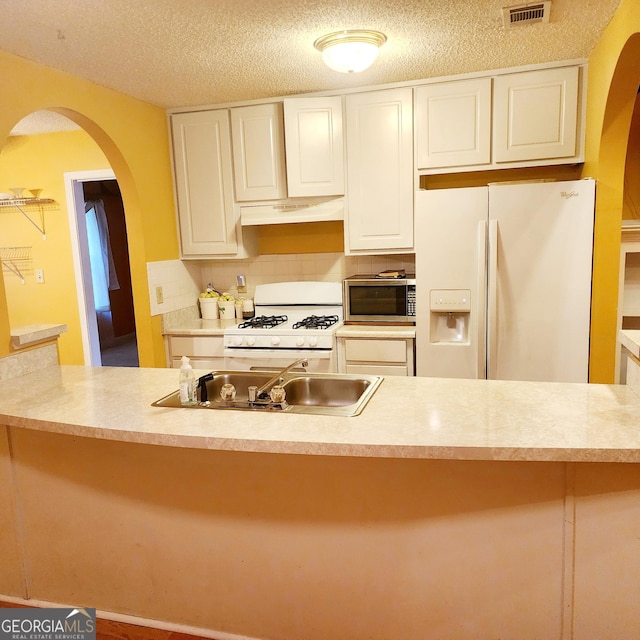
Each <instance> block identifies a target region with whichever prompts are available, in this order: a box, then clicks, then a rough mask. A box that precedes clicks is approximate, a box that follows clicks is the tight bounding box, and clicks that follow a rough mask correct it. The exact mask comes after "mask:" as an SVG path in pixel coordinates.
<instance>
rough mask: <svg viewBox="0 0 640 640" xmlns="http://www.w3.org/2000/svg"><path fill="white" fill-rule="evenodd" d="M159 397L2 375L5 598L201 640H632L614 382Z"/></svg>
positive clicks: (94, 371) (134, 379)
mask: <svg viewBox="0 0 640 640" xmlns="http://www.w3.org/2000/svg"><path fill="white" fill-rule="evenodd" d="M196 373H197V374H200V373H204V372H203V371H202V372H198V371H197V372H196ZM176 387H177V371H175V370H172V369H135V368H131V369H121V368H108V367H103V368H85V367H72V366H60V367H59V366H51V367H47V368H45V369H42V370H41V371H39V372H34V373H30V374H27V375H22V376H20V377H17V378H14V379H10V380H5V381H3V384H2V386H1V388H0V425H2V426H0V518H1V521H2V523H3V525H2V527H1V528H0V567H2V570H1V571H0V599H13V601H15V602H19V603H53V604H59V605H64V606H88V607H96V608H97V609H98V610H99V615H102V616H105V617H111V618H116V619H125V620H130V621H133V622H138V623H142V624H150V625H152V626H157V627H160V628H164V629H173V630H180V631H186V632H191V633H198V634H200V635H204V636H208V637H211V638H218V639H220V640H240V639H241V638H242V639H260V640H327V639H329V638H330V639H331V640H360V639H362V640H365V639H367V640H370V639H372V640H396V639H400V638H402V640H430V639H431V638H433V639H439V640H440V639H448V638H451V639H454V638H455V639H456V640H467V639H468V640H477V639H478V638H505V639H508V638H517V639H518V640H529V639H530V640H539V639H540V638H544V639H545V640H550V639H558V640H566V639H568V638H574V639H577V640H592V639H593V638H598V639H599V640H600V639H606V638H611V639H614V638H615V639H616V640H617V639H618V638H625V640H628V639H635V638H640V604H639V603H640V598H639V595H638V575H640V544H639V543H638V540H640V465H638V464H637V463H638V462H640V398H639V397H638V396H637V395H636V394H635V393H634V392H633V391H632V390H631V389H630V388H628V387H626V386H620V385H618V386H614V385H611V386H608V385H571V384H555V383H553V384H551V383H545V384H543V383H525V382H517V383H516V382H498V381H473V380H442V379H427V378H386V379H385V380H384V381H383V383H382V385H381V386H380V388H379V389H378V391H377V392H376V394H375V395H374V397H373V398H372V400H371V401H370V402H369V404H368V405H367V406H366V408H365V410H364V412H363V413H362V414H361V415H359V416H356V417H352V418H332V417H327V416H304V415H300V414H296V415H293V414H286V413H284V414H272V413H269V414H263V413H258V412H248V411H235V410H225V411H216V410H194V409H168V408H157V407H152V406H151V402H153V401H154V400H157V399H158V398H160V397H162V396H164V395H166V394H168V393H170V392H172V391H173V390H175V388H176Z"/></svg>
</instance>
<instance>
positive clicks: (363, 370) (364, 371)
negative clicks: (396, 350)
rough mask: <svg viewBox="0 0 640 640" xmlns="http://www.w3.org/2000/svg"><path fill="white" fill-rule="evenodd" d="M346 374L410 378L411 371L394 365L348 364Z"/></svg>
mask: <svg viewBox="0 0 640 640" xmlns="http://www.w3.org/2000/svg"><path fill="white" fill-rule="evenodd" d="M345 373H353V374H359V375H367V376H408V375H409V369H408V368H407V367H405V366H402V365H393V364H386V365H385V364H348V365H347V366H346V371H345Z"/></svg>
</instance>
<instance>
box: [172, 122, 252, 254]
mask: <svg viewBox="0 0 640 640" xmlns="http://www.w3.org/2000/svg"><path fill="white" fill-rule="evenodd" d="M171 133H172V143H173V163H174V176H175V186H176V200H177V204H178V224H179V231H180V246H181V255H182V257H183V258H212V257H221V258H244V257H247V255H248V253H249V252H248V251H247V248H246V247H245V246H244V244H243V238H242V230H241V228H240V224H239V221H238V215H237V213H236V212H235V211H234V206H233V170H232V166H231V135H230V128H229V113H228V111H227V110H226V109H219V110H213V111H195V112H192V113H180V114H174V115H172V116H171Z"/></svg>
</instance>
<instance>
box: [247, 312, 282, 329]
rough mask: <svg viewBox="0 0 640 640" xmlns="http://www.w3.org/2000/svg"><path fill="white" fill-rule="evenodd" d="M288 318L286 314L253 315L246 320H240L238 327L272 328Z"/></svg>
mask: <svg viewBox="0 0 640 640" xmlns="http://www.w3.org/2000/svg"><path fill="white" fill-rule="evenodd" d="M287 320H288V318H287V316H285V315H281V316H255V317H253V318H251V319H250V320H247V321H246V322H241V323H240V324H239V325H238V329H272V328H273V327H277V326H278V325H280V324H283V323H284V322H286V321H287Z"/></svg>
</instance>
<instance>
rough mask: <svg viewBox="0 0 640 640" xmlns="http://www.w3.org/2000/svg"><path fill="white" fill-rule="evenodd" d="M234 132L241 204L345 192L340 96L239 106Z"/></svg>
mask: <svg viewBox="0 0 640 640" xmlns="http://www.w3.org/2000/svg"><path fill="white" fill-rule="evenodd" d="M231 131H232V139H233V167H234V174H235V194H236V201H237V202H257V201H263V200H282V199H284V198H298V197H309V196H311V197H313V196H338V195H343V194H344V146H343V140H342V98H341V97H337V98H336V97H321V98H296V99H291V100H289V99H287V100H284V102H273V103H268V104H259V105H253V106H248V107H234V108H232V109H231ZM285 141H286V146H285Z"/></svg>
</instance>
